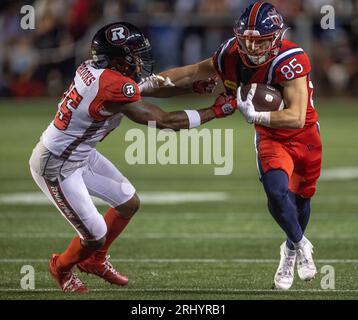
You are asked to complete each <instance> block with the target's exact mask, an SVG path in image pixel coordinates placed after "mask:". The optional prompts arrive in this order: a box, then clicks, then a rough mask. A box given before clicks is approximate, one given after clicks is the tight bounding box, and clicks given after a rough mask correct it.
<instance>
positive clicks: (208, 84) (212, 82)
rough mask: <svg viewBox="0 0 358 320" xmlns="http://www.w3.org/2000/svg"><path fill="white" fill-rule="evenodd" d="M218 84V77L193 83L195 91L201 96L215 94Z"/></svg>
mask: <svg viewBox="0 0 358 320" xmlns="http://www.w3.org/2000/svg"><path fill="white" fill-rule="evenodd" d="M217 84H218V82H217V78H216V77H215V78H209V79H208V80H198V81H195V82H193V91H194V92H195V93H199V94H204V93H213V91H214V90H215V87H216V86H217Z"/></svg>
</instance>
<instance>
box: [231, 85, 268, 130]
mask: <svg viewBox="0 0 358 320" xmlns="http://www.w3.org/2000/svg"><path fill="white" fill-rule="evenodd" d="M255 91H256V86H253V87H252V88H251V89H250V91H249V92H248V94H247V98H246V100H245V101H243V100H242V99H241V87H239V88H238V89H237V93H236V100H237V108H238V109H239V110H240V112H241V114H242V115H243V116H244V118H245V119H246V121H247V122H248V123H256V124H260V125H263V126H266V127H269V126H270V112H257V111H256V110H255V107H254V104H253V103H252V99H253V97H254V95H255Z"/></svg>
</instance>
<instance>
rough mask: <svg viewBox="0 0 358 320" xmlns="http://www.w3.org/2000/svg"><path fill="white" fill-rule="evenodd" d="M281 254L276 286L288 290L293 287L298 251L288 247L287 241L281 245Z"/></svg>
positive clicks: (275, 279) (275, 280)
mask: <svg viewBox="0 0 358 320" xmlns="http://www.w3.org/2000/svg"><path fill="white" fill-rule="evenodd" d="M280 256H281V259H280V264H279V266H278V268H277V271H276V274H275V278H274V283H275V288H276V289H280V290H288V289H290V288H291V286H292V283H293V279H294V274H295V262H296V251H295V250H290V249H289V248H287V246H286V241H285V242H284V243H283V244H282V245H281V246H280Z"/></svg>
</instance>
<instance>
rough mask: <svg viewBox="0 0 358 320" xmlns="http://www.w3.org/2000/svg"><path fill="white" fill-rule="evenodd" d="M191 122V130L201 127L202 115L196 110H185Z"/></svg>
mask: <svg viewBox="0 0 358 320" xmlns="http://www.w3.org/2000/svg"><path fill="white" fill-rule="evenodd" d="M184 112H185V113H186V115H187V116H188V120H189V129H191V128H195V127H199V126H200V125H201V118H200V114H199V112H198V111H196V110H184Z"/></svg>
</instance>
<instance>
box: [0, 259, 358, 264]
mask: <svg viewBox="0 0 358 320" xmlns="http://www.w3.org/2000/svg"><path fill="white" fill-rule="evenodd" d="M48 260H49V259H31V258H29V259H0V263H3V264H5V263H6V264H7V263H9V264H10V263H44V262H48ZM277 261H278V260H277V259H148V258H145V259H115V258H113V259H111V262H118V263H120V262H122V263H157V264H165V263H174V264H175V263H208V264H225V263H238V264H266V263H268V264H269V263H277ZM315 261H316V262H317V263H337V264H345V263H347V264H358V259H315Z"/></svg>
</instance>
